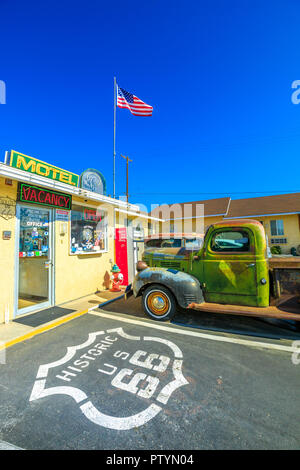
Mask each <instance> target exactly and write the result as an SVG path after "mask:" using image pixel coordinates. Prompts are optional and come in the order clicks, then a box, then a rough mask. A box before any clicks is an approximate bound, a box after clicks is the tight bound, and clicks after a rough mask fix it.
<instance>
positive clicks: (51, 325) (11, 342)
mask: <svg viewBox="0 0 300 470" xmlns="http://www.w3.org/2000/svg"><path fill="white" fill-rule="evenodd" d="M89 310H90V309H87V310H82V312H76V313H73V314H72V315H68V316H67V317H64V318H61V319H60V320H57V321H55V322H53V323H49V324H47V325H45V326H42V327H40V328H35V329H34V330H32V331H29V332H28V333H26V334H25V335H22V336H19V337H18V338H14V339H12V340H9V341H6V342H5V343H2V344H1V346H0V350H2V349H6V348H9V347H10V346H13V345H14V344H17V343H21V342H22V341H26V340H27V339H30V338H32V337H33V336H36V335H39V334H40V333H44V331H48V330H51V329H52V328H55V327H57V326H59V325H62V324H63V323H66V322H68V321H70V320H73V319H74V318H77V317H80V316H81V315H84V314H85V313H88V312H89Z"/></svg>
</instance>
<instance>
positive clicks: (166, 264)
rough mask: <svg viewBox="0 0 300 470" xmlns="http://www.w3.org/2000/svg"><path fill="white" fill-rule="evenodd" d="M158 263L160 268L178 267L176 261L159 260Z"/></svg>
mask: <svg viewBox="0 0 300 470" xmlns="http://www.w3.org/2000/svg"><path fill="white" fill-rule="evenodd" d="M160 265H161V267H162V268H173V269H180V263H178V262H176V261H175V262H174V261H161V262H160Z"/></svg>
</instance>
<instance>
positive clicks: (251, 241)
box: [207, 227, 253, 255]
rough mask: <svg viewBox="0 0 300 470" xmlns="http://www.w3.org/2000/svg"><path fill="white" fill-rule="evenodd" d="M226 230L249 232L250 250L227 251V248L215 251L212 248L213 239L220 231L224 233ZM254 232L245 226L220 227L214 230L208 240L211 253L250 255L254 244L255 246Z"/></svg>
mask: <svg viewBox="0 0 300 470" xmlns="http://www.w3.org/2000/svg"><path fill="white" fill-rule="evenodd" d="M224 232H239V233H243V232H244V233H245V234H247V237H248V240H249V248H248V250H245V251H239V250H232V251H226V250H224V251H223V250H220V251H215V250H213V248H212V241H213V239H214V237H215V236H216V235H217V234H218V233H224ZM251 235H252V232H250V230H248V229H246V228H244V227H235V228H234V229H233V228H232V227H230V228H229V227H228V228H227V227H226V228H218V229H216V230H214V231H213V232H212V234H211V236H210V237H209V240H208V244H207V247H208V249H209V251H210V253H213V254H214V255H223V254H225V255H227V254H228V255H249V254H251V253H252V249H251V248H252V246H253V240H252V236H251Z"/></svg>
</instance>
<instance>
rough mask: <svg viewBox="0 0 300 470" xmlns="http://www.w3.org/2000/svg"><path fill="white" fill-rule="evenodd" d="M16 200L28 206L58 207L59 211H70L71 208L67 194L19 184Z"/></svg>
mask: <svg viewBox="0 0 300 470" xmlns="http://www.w3.org/2000/svg"><path fill="white" fill-rule="evenodd" d="M18 200H19V201H21V202H26V203H30V204H39V205H42V206H50V207H58V208H60V209H69V210H70V209H71V206H72V196H70V195H69V194H64V193H59V192H57V191H51V190H49V189H45V188H39V187H38V186H32V185H30V184H25V183H21V184H20V187H19V198H18Z"/></svg>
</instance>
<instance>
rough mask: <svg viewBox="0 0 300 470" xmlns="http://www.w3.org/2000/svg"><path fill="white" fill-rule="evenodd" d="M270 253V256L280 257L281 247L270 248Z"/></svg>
mask: <svg viewBox="0 0 300 470" xmlns="http://www.w3.org/2000/svg"><path fill="white" fill-rule="evenodd" d="M271 253H272V255H280V254H281V247H280V246H279V245H273V246H271Z"/></svg>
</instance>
